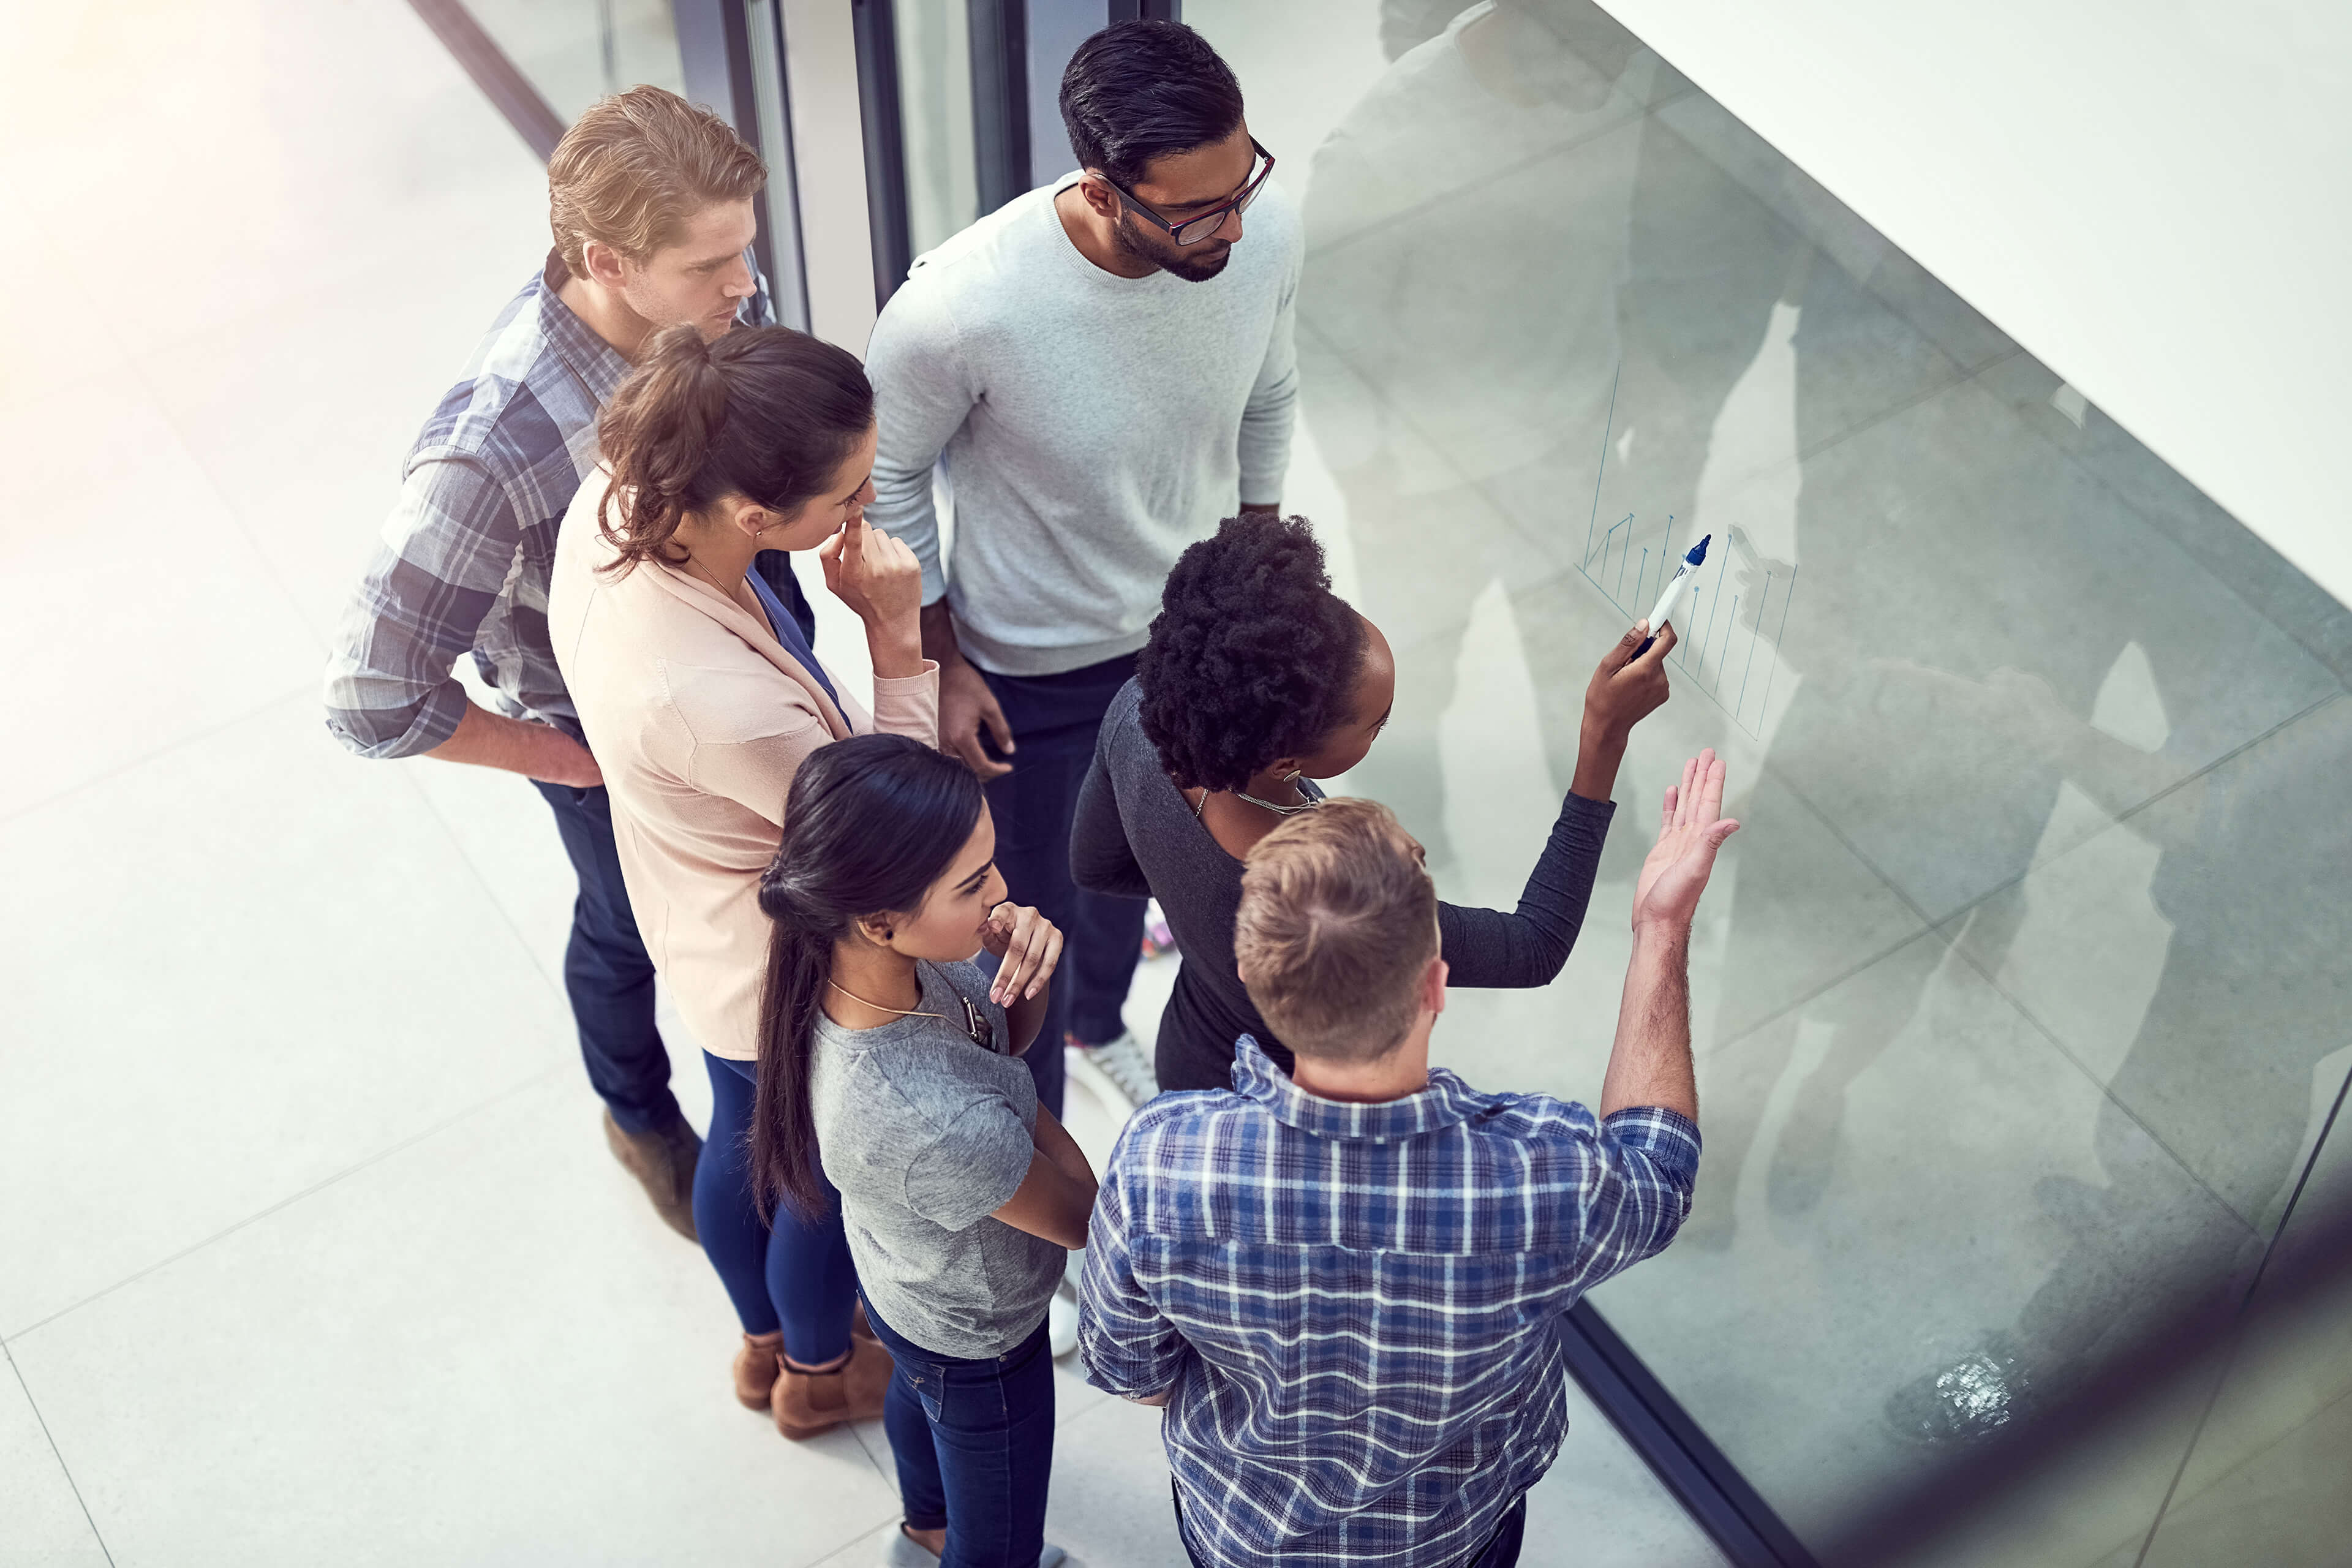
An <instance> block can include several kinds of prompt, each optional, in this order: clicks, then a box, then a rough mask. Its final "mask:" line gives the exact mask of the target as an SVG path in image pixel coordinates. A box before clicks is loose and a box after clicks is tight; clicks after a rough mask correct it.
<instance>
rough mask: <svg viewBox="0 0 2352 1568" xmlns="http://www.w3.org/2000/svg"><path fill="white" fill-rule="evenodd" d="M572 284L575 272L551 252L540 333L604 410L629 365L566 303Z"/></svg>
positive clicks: (542, 281)
mask: <svg viewBox="0 0 2352 1568" xmlns="http://www.w3.org/2000/svg"><path fill="white" fill-rule="evenodd" d="M571 280H572V269H571V268H568V267H566V266H564V265H563V253H562V251H560V250H550V251H549V252H548V253H547V265H546V266H544V267H542V268H541V269H540V274H539V330H540V331H541V332H542V333H544V334H546V337H547V346H548V347H549V348H551V349H552V350H554V351H555V357H556V358H557V359H560V360H562V362H563V368H564V369H566V370H568V371H570V372H571V373H572V374H574V375H576V376H578V377H579V378H580V384H581V385H583V386H584V387H586V388H587V389H588V393H589V395H590V396H592V397H593V398H594V399H595V400H596V402H597V405H599V406H602V405H603V404H604V401H605V399H607V398H609V397H611V396H612V395H613V389H614V387H616V386H618V385H620V384H621V382H622V380H623V378H625V376H627V374H629V362H628V361H627V360H625V359H623V358H622V357H621V353H620V351H619V350H618V349H615V348H614V346H613V345H612V344H610V343H608V342H605V341H604V339H602V338H600V337H598V336H597V335H596V333H595V331H594V330H593V329H592V328H591V327H590V326H589V325H588V323H587V322H585V321H582V320H581V319H580V318H579V317H578V316H575V315H573V314H572V307H571V306H569V305H567V304H565V303H564V302H563V286H564V285H565V284H566V283H568V282H570V281H571Z"/></svg>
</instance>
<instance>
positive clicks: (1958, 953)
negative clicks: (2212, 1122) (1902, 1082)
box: [1727, 700, 2324, 1236]
mask: <svg viewBox="0 0 2352 1568" xmlns="http://www.w3.org/2000/svg"><path fill="white" fill-rule="evenodd" d="M2323 701H2324V700H2323ZM2286 722H2287V723H2292V722H2294V721H2293V720H2288V721H2286ZM2282 727H2284V726H2282ZM2275 732H2276V731H2264V732H2263V736H2258V737H2256V741H2259V740H2261V739H2263V738H2266V737H2267V736H2268V735H2270V734H2273V733H2275ZM2254 743H2255V742H2247V744H2248V745H2252V744H2254ZM2230 754H2231V756H2234V755H2236V754H2237V753H2236V752H2231V753H2230ZM2227 760H2228V759H2227V758H2221V759H2218V760H2216V761H2215V762H2214V763H2211V764H2210V766H2211V767H2219V766H2221V763H2222V762H2225V761H2227ZM1761 771H1762V772H1763V773H1767V774H1769V775H1770V776H1771V777H1773V778H1775V779H1777V780H1778V781H1779V782H1780V787H1781V788H1783V789H1785V790H1787V791H1788V792H1789V793H1790V795H1794V796H1796V797H1797V801H1798V804H1800V805H1802V806H1803V807H1804V808H1805V809H1806V810H1807V811H1808V812H1811V814H1812V816H1813V819H1814V820H1815V821H1816V822H1819V823H1820V824H1821V825H1822V830H1823V831H1825V832H1827V833H1828V834H1829V835H1830V837H1832V838H1835V839H1836V840H1837V841H1838V843H1839V844H1840V845H1841V846H1842V847H1843V848H1844V849H1845V852H1846V853H1847V854H1849V855H1851V856H1853V858H1854V859H1855V860H1856V861H1857V862H1859V863H1860V864H1861V866H1862V867H1863V868H1864V869H1865V870H1867V871H1868V872H1869V873H1870V874H1871V875H1872V876H1874V877H1875V878H1877V879H1878V880H1879V883H1880V884H1881V885H1882V886H1883V887H1885V889H1886V890H1887V891H1888V892H1890V893H1893V894H1894V895H1895V897H1896V898H1898V899H1900V900H1903V905H1904V907H1905V908H1906V909H1907V910H1910V911H1911V912H1912V914H1913V915H1914V916H1915V917H1916V919H1918V920H1919V921H1922V922H1923V926H1924V931H1925V934H1927V935H1931V936H1933V937H1935V938H1936V940H1937V941H1938V942H1942V943H1943V945H1944V951H1945V952H1948V953H1950V954H1951V955H1953V956H1954V957H1956V958H1958V960H1959V961H1960V962H1961V963H1964V964H1966V965H1968V967H1969V969H1970V970H1972V971H1973V972H1975V973H1976V974H1977V975H1978V976H1979V978H1980V979H1982V980H1983V981H1984V983H1985V984H1986V986H1987V987H1989V988H1990V990H1991V992H1992V994H1994V995H1996V996H1998V997H2000V999H2001V1000H2002V1001H2003V1002H2006V1003H2008V1004H2009V1005H2010V1007H2011V1009H2012V1010H2013V1011H2014V1012H2015V1013H2016V1014H2017V1016H2019V1017H2021V1018H2022V1019H2024V1020H2025V1023H2026V1026H2028V1027H2030V1028H2031V1029H2032V1030H2033V1032H2034V1033H2035V1034H2037V1035H2039V1036H2041V1037H2042V1040H2043V1041H2044V1042H2045V1043H2046V1044H2048V1046H2049V1047H2050V1048H2051V1049H2053V1050H2054V1051H2056V1052H2057V1053H2058V1056H2059V1058H2060V1059H2061V1060H2063V1061H2064V1062H2065V1063H2066V1064H2067V1065H2068V1066H2070V1067H2072V1068H2074V1070H2075V1071H2076V1072H2078V1073H2080V1074H2081V1075H2082V1076H2083V1079H2084V1082H2086V1083H2087V1084H2089V1085H2090V1087H2091V1089H2092V1090H2093V1092H2095V1094H2097V1095H2098V1097H2099V1098H2100V1099H2101V1100H2104V1101H2105V1102H2106V1103H2107V1104H2109V1105H2112V1106H2114V1107H2115V1108H2116V1110H2119V1111H2121V1112H2122V1113H2123V1115H2124V1117H2125V1119H2126V1121H2130V1122H2131V1124H2132V1125H2133V1126H2135V1127H2137V1128H2138V1129H2139V1130H2140V1131H2141V1132H2142V1133H2143V1134H2145V1135H2146V1136H2147V1140H2148V1142H2151V1143H2153V1144H2155V1145H2156V1146H2157V1148H2158V1149H2160V1150H2162V1151H2163V1152H2164V1157H2165V1158H2166V1159H2168V1160H2170V1161H2171V1162H2172V1163H2174V1164H2175V1165H2178V1166H2179V1168H2180V1171H2181V1173H2182V1174H2183V1175H2186V1176H2187V1177H2188V1178H2189V1180H2190V1181H2191V1182H2193V1183H2195V1184H2196V1185H2197V1187H2198V1189H2199V1190H2200V1191H2201V1192H2202V1193H2204V1194H2205V1195H2206V1196H2207V1197H2209V1198H2210V1199H2211V1200H2212V1201H2213V1203H2214V1204H2215V1205H2217V1206H2218V1207H2219V1208H2220V1209H2221V1212H2222V1213H2223V1214H2225V1215H2229V1216H2230V1217H2231V1219H2233V1220H2235V1221H2237V1222H2238V1223H2239V1224H2240V1225H2242V1226H2244V1227H2245V1229H2246V1231H2247V1233H2248V1234H2249V1235H2252V1236H2259V1235H2260V1234H2261V1232H2260V1230H2259V1229H2258V1227H2256V1226H2254V1225H2253V1224H2252V1222H2250V1221H2248V1220H2247V1219H2246V1218H2245V1216H2244V1215H2241V1214H2239V1212H2238V1209H2237V1205H2234V1204H2232V1203H2231V1202H2230V1201H2229V1200H2228V1199H2226V1198H2224V1197H2222V1195H2221V1194H2220V1193H2217V1192H2215V1191H2214V1190H2213V1187H2212V1185H2211V1184H2210V1183H2209V1182H2207V1181H2206V1179H2205V1177H2204V1175H2203V1173H2200V1171H2199V1170H2198V1169H2197V1167H2196V1166H2194V1165H2192V1164H2190V1163H2189V1162H2188V1161H2187V1160H2185V1159H2183V1158H2181V1156H2180V1153H2179V1151H2178V1150H2176V1149H2174V1148H2173V1147H2172V1145H2171V1144H2170V1143H2168V1142H2166V1141H2165V1139H2164V1138H2163V1137H2161V1136H2160V1135H2159V1134H2158V1132H2157V1131H2156V1129H2155V1128H2153V1127H2150V1126H2149V1125H2148V1124H2147V1121H2144V1120H2142V1119H2141V1117H2140V1114H2139V1112H2137V1110H2133V1109H2132V1108H2131V1107H2130V1106H2128V1105H2126V1104H2125V1103H2124V1102H2123V1101H2122V1100H2118V1099H2117V1098H2116V1095H2115V1093H2114V1092H2113V1091H2112V1090H2111V1089H2108V1087H2107V1086H2106V1084H2105V1083H2104V1082H2102V1081H2101V1080H2100V1079H2099V1077H2098V1075H2096V1074H2095V1073H2094V1072H2092V1071H2091V1069H2090V1068H2088V1067H2087V1066H2085V1065H2084V1062H2083V1060H2082V1059H2081V1058H2079V1057H2077V1056H2076V1055H2075V1054H2074V1050H2073V1049H2072V1048H2071V1047H2068V1046H2067V1044H2066V1042H2065V1041H2063V1040H2062V1039H2060V1038H2059V1037H2058V1035H2057V1033H2056V1032H2055V1031H2054V1030H2053V1029H2052V1028H2051V1027H2050V1026H2048V1025H2046V1024H2044V1023H2043V1022H2042V1019H2041V1017H2040V1016H2038V1015H2036V1014H2035V1013H2034V1011H2033V1010H2032V1008H2031V1007H2028V1006H2027V1005H2025V1004H2024V1003H2023V1002H2021V1001H2020V1000H2019V999H2018V998H2017V997H2015V996H2012V995H2011V994H2010V993H2009V991H2008V990H2007V988H2005V987H2004V986H2003V985H2002V984H2000V982H1999V981H1998V980H1995V979H1994V978H1993V977H1992V976H1991V975H1990V974H1989V973H1986V972H1985V968H1984V965H1982V964H1980V963H1977V961H1976V960H1975V959H1974V958H1972V957H1970V956H1969V952H1968V951H1967V950H1966V949H1965V948H1963V947H1961V946H1960V944H1959V942H1958V941H1956V940H1954V939H1953V938H1951V937H1947V936H1945V935H1944V934H1943V932H1944V931H1945V929H1946V928H1947V927H1948V926H1949V925H1950V924H1951V923H1952V922H1953V921H1958V920H1959V919H1961V918H1962V917H1963V916H1965V915H1967V914H1969V913H1970V912H1972V911H1973V910H1976V909H1977V908H1978V907H1979V905H1981V904H1982V903H1984V902H1985V900H1988V899H1990V898H1993V897H1995V896H1996V895H1998V894H2000V893H2002V892H2006V891H2007V890H2008V889H2011V888H2012V887H2015V886H2017V885H2018V884H2019V883H2021V882H2022V881H2023V880H2024V879H2025V878H2026V877H2027V876H2029V875H2031V874H2032V868H2027V870H2026V871H2025V872H2021V873H2020V874H2019V875H2018V876H2017V877H2015V878H2012V879H2010V880H2009V881H2007V882H2004V883H2002V884H2001V885H2000V887H1998V888H1994V889H1990V890H1989V891H1987V892H1985V893H1983V894H1982V895H1980V896H1979V897H1978V898H1975V899H1972V900H1969V902H1968V903H1967V904H1965V905H1963V906H1962V907H1961V908H1960V909H1958V910H1954V911H1953V912H1952V913H1951V914H1949V915H1947V916H1946V917H1944V919H1942V920H1940V921H1935V920H1929V919H1928V918H1927V910H1923V909H1921V908H1920V907H1919V905H1918V904H1917V903H1916V901H1914V900H1913V899H1912V898H1911V896H1910V895H1909V894H1908V893H1906V892H1905V891H1904V890H1903V889H1901V888H1898V887H1896V886H1895V882H1894V880H1893V879H1891V878H1889V877H1888V876H1887V875H1886V873H1885V872H1884V871H1882V870H1880V869H1879V868H1878V865H1877V863H1876V862H1875V861H1874V860H1872V859H1871V858H1870V857H1869V856H1867V855H1865V854H1864V853H1863V852H1862V849H1861V848H1860V847H1858V846H1856V845H1855V844H1854V843H1853V841H1852V840H1851V839H1849V838H1847V837H1846V836H1845V835H1844V834H1843V833H1842V832H1840V831H1839V829H1838V826H1837V824H1835V823H1833V822H1832V821H1831V820H1830V819H1829V817H1828V816H1826V815H1825V814H1824V813H1823V812H1822V808H1821V807H1820V806H1818V805H1815V804H1814V803H1813V801H1812V799H1811V796H1809V795H1806V794H1805V792H1804V791H1803V790H1801V789H1800V788H1798V787H1797V785H1796V784H1795V782H1794V781H1793V780H1791V779H1790V778H1789V777H1788V776H1787V775H1786V774H1785V773H1780V771H1779V770H1777V769H1775V768H1774V767H1773V766H1772V765H1771V761H1770V758H1769V755H1768V756H1767V758H1766V759H1765V761H1764V762H1763V763H1762V765H1761ZM2184 782H2185V781H2184ZM2120 820H2121V819H2120V818H2118V821H2120ZM2102 831H2104V829H2103V830H2102ZM2093 837H2097V835H2093ZM2075 847H2076V848H2080V847H2081V846H2080V845H2077V846H2075ZM2067 853H2068V854H2072V853H2073V851H2072V850H2069V851H2068V852H2067ZM2058 858H2059V859H2063V858H2065V857H2064V856H2060V857H2058ZM1912 940H1914V941H1916V940H1917V936H1916V934H1915V936H1914V937H1913V939H1912ZM1893 951H1894V950H1892V949H1890V950H1889V952H1893ZM1882 956H1884V955H1882ZM1855 973H1860V971H1856V972H1855ZM1847 978H1849V979H1851V978H1852V976H1851V975H1849V976H1847ZM1815 994H1816V995H1818V994H1820V993H1818V992H1817V993H1815ZM1800 1005H1801V1004H1800ZM1780 1016H1787V1015H1786V1013H1785V1012H1784V1013H1783V1014H1781V1015H1780ZM1743 1038H1744V1036H1743ZM1727 1043H1728V1042H1727Z"/></svg>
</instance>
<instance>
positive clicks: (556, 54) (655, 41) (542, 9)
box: [467, 0, 686, 125]
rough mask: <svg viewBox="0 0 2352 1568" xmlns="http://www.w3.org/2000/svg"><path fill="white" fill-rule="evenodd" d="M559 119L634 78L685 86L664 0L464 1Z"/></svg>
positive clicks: (568, 121)
mask: <svg viewBox="0 0 2352 1568" xmlns="http://www.w3.org/2000/svg"><path fill="white" fill-rule="evenodd" d="M467 8H468V9H469V10H471V11H472V12H473V14H474V19H475V20H476V21H478V22H479V23H481V25H482V30H483V31H484V32H486V33H488V34H489V35H490V37H492V38H493V39H495V40H496V41H497V43H498V46H499V47H500V48H501V49H504V50H505V51H506V53H507V58H509V59H510V60H512V61H514V63H515V68H516V69H518V70H520V71H521V72H522V74H523V75H524V76H526V77H528V78H529V79H530V84H531V85H532V86H533V87H535V88H537V89H539V91H540V96H541V97H542V98H544V99H546V100H547V101H548V104H549V106H550V107H551V108H552V109H553V110H555V112H556V114H557V116H558V117H560V118H561V119H562V121H563V122H564V123H565V124H566V125H569V124H571V123H572V121H574V120H577V119H578V118H580V111H581V110H584V109H586V108H587V107H588V106H589V105H590V104H592V103H593V102H595V101H596V100H598V99H600V98H604V97H605V96H607V95H608V94H611V93H615V92H619V91H620V90H621V89H624V88H630V87H635V86H636V85H637V84H638V83H640V82H645V83H649V84H650V85H652V86H655V87H660V88H667V89H669V90H670V91H672V92H676V93H683V92H684V91H685V90H686V72H685V69H684V68H683V67H681V66H680V65H679V63H678V56H677V25H676V24H675V23H674V22H673V21H672V20H671V18H670V8H669V0H467Z"/></svg>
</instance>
